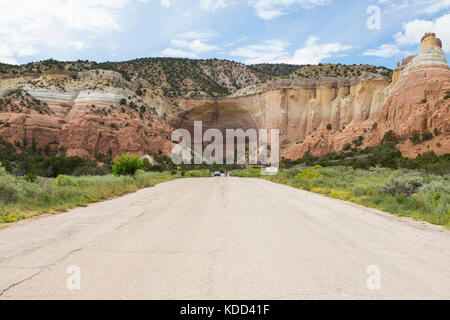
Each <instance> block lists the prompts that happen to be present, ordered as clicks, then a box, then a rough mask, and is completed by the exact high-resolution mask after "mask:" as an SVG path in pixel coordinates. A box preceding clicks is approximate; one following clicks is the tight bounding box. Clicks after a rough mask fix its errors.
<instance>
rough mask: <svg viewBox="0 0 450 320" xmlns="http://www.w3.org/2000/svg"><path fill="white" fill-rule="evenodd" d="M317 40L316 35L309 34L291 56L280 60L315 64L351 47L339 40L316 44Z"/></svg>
mask: <svg viewBox="0 0 450 320" xmlns="http://www.w3.org/2000/svg"><path fill="white" fill-rule="evenodd" d="M318 41H319V38H318V37H315V36H310V37H309V38H308V39H307V40H306V42H305V46H304V47H303V48H301V49H298V50H296V51H295V53H294V55H293V56H292V57H289V58H288V59H285V60H283V61H281V62H285V63H291V64H317V63H319V62H322V61H323V60H324V59H328V58H331V57H333V56H334V55H336V54H339V53H342V52H344V51H348V50H350V49H352V48H353V47H352V46H350V45H344V44H341V43H340V42H333V43H325V44H318ZM341 55H342V54H341Z"/></svg>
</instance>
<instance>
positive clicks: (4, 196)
mask: <svg viewBox="0 0 450 320" xmlns="http://www.w3.org/2000/svg"><path fill="white" fill-rule="evenodd" d="M176 178H177V176H176V175H172V174H170V173H168V172H164V173H156V172H143V171H142V172H141V171H139V172H138V173H137V174H136V175H135V176H119V177H116V176H113V175H105V176H83V177H73V176H66V175H60V176H58V177H57V178H43V177H37V178H36V179H34V180H29V179H25V178H20V177H15V176H12V175H11V174H8V173H7V172H6V170H5V169H4V168H3V167H0V223H10V222H16V221H19V220H21V219H26V218H29V217H33V216H37V215H40V214H54V213H57V212H63V211H67V210H69V209H71V208H75V207H85V206H87V205H89V204H91V203H94V202H99V201H104V200H108V199H112V198H114V197H118V196H122V195H125V194H128V193H131V192H135V191H137V190H139V189H142V188H147V187H152V186H154V185H156V184H158V183H161V182H165V181H169V180H173V179H176Z"/></svg>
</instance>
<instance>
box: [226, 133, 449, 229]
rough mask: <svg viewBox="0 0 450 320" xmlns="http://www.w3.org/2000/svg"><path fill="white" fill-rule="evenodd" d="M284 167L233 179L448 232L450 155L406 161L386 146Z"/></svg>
mask: <svg viewBox="0 0 450 320" xmlns="http://www.w3.org/2000/svg"><path fill="white" fill-rule="evenodd" d="M388 140H389V139H388ZM282 166H283V169H281V170H280V172H279V173H278V174H277V175H274V176H261V170H260V169H250V170H235V171H233V172H231V174H230V175H231V176H238V177H254V178H264V179H266V180H269V181H272V182H276V183H280V184H285V185H288V186H292V187H294V188H298V189H302V190H307V191H311V192H315V193H319V194H323V195H325V196H328V197H332V198H337V199H341V200H345V201H350V202H354V203H357V204H360V205H363V206H365V207H370V208H376V209H380V210H382V211H386V212H390V213H392V214H395V215H398V216H406V217H411V218H414V219H417V220H424V221H428V222H430V223H433V224H437V225H443V226H446V227H447V228H450V179H449V177H450V154H446V155H442V156H437V155H436V154H434V153H433V152H427V153H425V154H422V155H419V156H418V157H417V158H416V159H408V158H403V157H402V155H401V152H400V151H398V150H397V148H396V146H395V144H394V142H388V143H386V144H384V145H381V146H377V147H370V148H365V149H362V150H361V149H358V148H356V147H353V146H350V147H348V148H345V147H344V150H342V151H341V152H339V153H332V154H329V155H326V156H324V157H313V156H312V155H310V154H306V155H305V157H303V158H302V159H298V160H295V161H292V160H288V159H283V161H282Z"/></svg>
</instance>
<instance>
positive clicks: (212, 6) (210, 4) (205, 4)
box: [200, 0, 228, 12]
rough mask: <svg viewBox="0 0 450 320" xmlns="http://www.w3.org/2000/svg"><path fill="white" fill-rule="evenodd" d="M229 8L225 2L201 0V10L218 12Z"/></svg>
mask: <svg viewBox="0 0 450 320" xmlns="http://www.w3.org/2000/svg"><path fill="white" fill-rule="evenodd" d="M227 6H228V3H227V1H225V0H200V8H201V9H202V10H205V11H213V12H214V11H216V10H218V9H222V8H225V7H227Z"/></svg>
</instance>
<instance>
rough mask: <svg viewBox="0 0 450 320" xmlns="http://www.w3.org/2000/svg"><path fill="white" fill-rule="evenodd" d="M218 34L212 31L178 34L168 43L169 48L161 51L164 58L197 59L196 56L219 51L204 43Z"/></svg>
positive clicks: (215, 47) (216, 47) (217, 48)
mask: <svg viewBox="0 0 450 320" xmlns="http://www.w3.org/2000/svg"><path fill="white" fill-rule="evenodd" d="M217 36H218V34H217V33H216V32H215V31H214V30H196V31H189V32H185V33H182V34H179V35H178V36H176V37H175V38H174V39H172V40H171V41H170V47H169V48H166V49H164V50H163V51H162V54H163V55H165V56H176V57H187V58H198V54H200V53H204V52H211V51H217V50H219V47H218V46H216V45H212V44H208V43H206V42H207V41H209V40H210V39H212V38H215V37H217Z"/></svg>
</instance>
